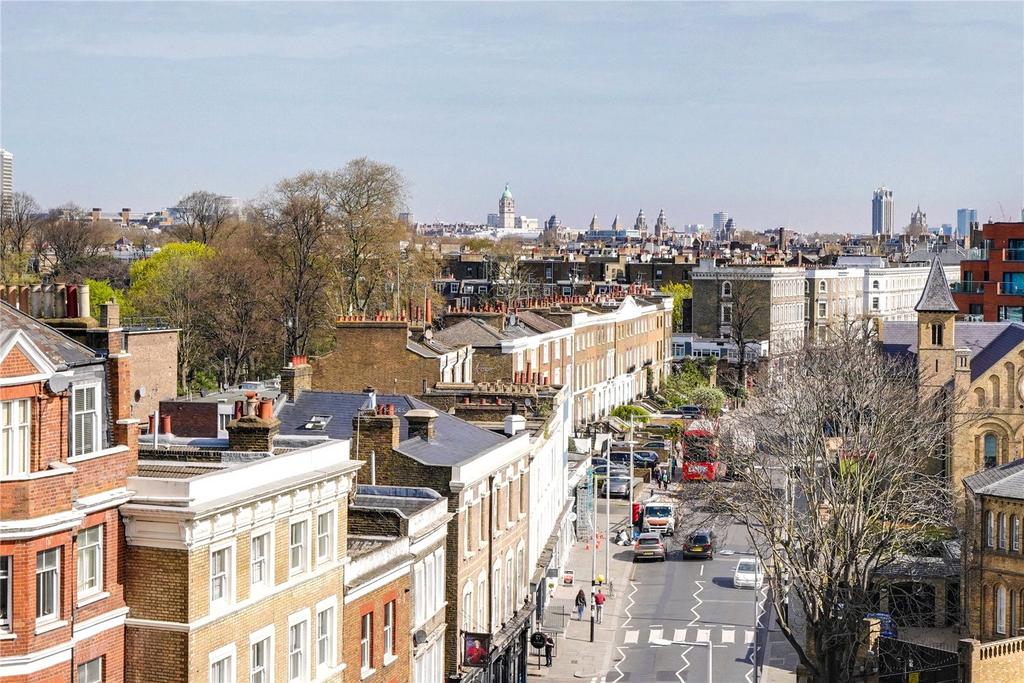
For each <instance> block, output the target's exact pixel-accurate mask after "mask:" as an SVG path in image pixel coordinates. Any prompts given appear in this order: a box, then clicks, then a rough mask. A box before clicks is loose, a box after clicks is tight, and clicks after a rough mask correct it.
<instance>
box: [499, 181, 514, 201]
mask: <svg viewBox="0 0 1024 683" xmlns="http://www.w3.org/2000/svg"><path fill="white" fill-rule="evenodd" d="M501 198H502V199H512V190H510V189H508V183H505V191H504V192H502V193H501Z"/></svg>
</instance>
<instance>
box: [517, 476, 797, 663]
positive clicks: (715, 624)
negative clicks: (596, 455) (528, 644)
mask: <svg viewBox="0 0 1024 683" xmlns="http://www.w3.org/2000/svg"><path fill="white" fill-rule="evenodd" d="M700 485H701V484H699V483H697V484H694V483H689V484H686V487H694V486H700ZM650 492H653V488H652V487H651V486H649V485H648V486H645V488H644V492H643V493H642V494H641V496H640V497H639V498H638V500H643V499H644V498H646V497H647V496H648V494H649V493H650ZM697 492H698V490H697V489H694V488H684V487H683V486H682V485H681V484H672V485H671V488H670V491H669V493H668V495H670V496H673V497H676V499H677V500H678V501H679V507H680V508H681V513H680V515H679V516H677V524H679V523H680V521H684V522H685V520H696V519H699V522H692V523H695V524H696V523H699V524H700V525H702V526H703V525H707V524H712V525H713V526H714V528H715V529H716V533H718V535H719V550H718V553H717V554H716V557H715V559H714V560H689V559H684V558H683V557H682V554H681V551H680V549H679V546H678V544H679V543H681V542H682V540H683V539H684V538H685V533H686V532H685V531H684V530H683V528H681V530H680V533H679V534H678V536H677V539H678V540H677V539H673V538H671V537H669V538H667V539H666V541H667V547H668V550H669V555H668V559H667V560H666V561H665V562H653V563H648V562H643V563H634V562H633V552H632V548H631V547H630V546H625V547H620V546H617V545H615V544H614V543H613V544H612V545H611V546H606V545H605V544H604V543H603V542H602V543H601V544H600V546H599V550H598V553H597V573H598V574H605V557H606V548H607V549H608V550H610V552H609V553H608V572H607V574H608V577H609V578H610V580H611V584H612V585H611V586H610V590H607V588H609V587H607V586H606V590H605V593H606V594H608V600H607V602H606V603H605V608H604V612H605V614H604V620H603V622H604V623H602V624H597V625H596V627H595V630H594V641H593V642H591V640H590V614H589V599H590V598H589V596H590V581H591V577H592V576H593V571H592V564H593V561H594V559H593V552H592V550H593V548H592V547H591V546H589V545H586V544H583V543H578V544H577V545H576V546H575V547H574V548H573V549H572V550H571V551H570V556H569V560H568V564H567V567H566V568H567V569H571V570H573V571H574V572H575V582H574V585H573V586H563V585H561V584H560V585H559V586H558V587H557V588H556V589H555V593H554V596H553V599H552V601H551V602H550V603H549V605H548V609H547V611H546V614H545V629H546V630H549V631H550V632H552V633H553V635H554V636H555V651H554V658H553V665H552V666H551V667H550V668H548V667H545V666H538V665H537V664H538V658H537V657H536V656H531V657H530V666H529V668H528V675H529V676H530V677H531V678H534V679H547V680H550V681H576V680H583V681H590V683H627V682H644V683H646V682H648V681H650V682H652V683H653V682H655V681H679V682H681V683H688V682H689V683H704V681H710V682H711V683H754V680H755V679H754V667H753V655H754V653H755V651H756V653H757V660H758V662H759V664H760V665H761V666H760V667H759V669H758V672H757V681H758V683H763V682H767V683H790V682H792V681H794V680H795V675H794V673H793V671H794V670H795V667H796V659H795V655H794V654H793V653H792V649H791V648H790V646H789V644H788V643H787V642H786V641H785V638H783V637H782V635H781V633H778V630H777V627H775V626H773V623H774V620H773V618H772V615H771V614H768V613H766V612H765V609H766V608H768V609H770V601H766V600H765V599H764V598H765V596H764V593H763V591H758V592H755V591H752V590H749V589H747V590H743V589H737V588H734V587H733V586H732V572H733V570H734V568H735V566H736V562H737V560H738V559H739V557H742V556H743V555H744V554H749V551H750V547H749V539H748V538H747V537H746V530H745V528H744V527H742V526H737V525H728V524H724V525H719V524H718V523H717V522H716V521H714V520H712V521H710V522H709V521H708V517H707V515H701V514H700V513H698V512H696V511H695V510H694V509H693V506H691V505H690V504H689V503H690V499H691V498H692V496H693V495H694V494H695V493H697ZM659 494H664V492H660V491H659ZM604 508H605V504H604V501H603V500H602V501H600V502H599V508H598V526H599V528H601V529H603V528H604ZM628 508H629V506H628V503H626V502H618V501H614V502H612V505H611V516H610V519H611V522H612V527H613V531H612V537H614V534H615V531H614V529H615V527H616V526H618V527H620V528H621V526H622V525H623V524H624V523H625V520H626V519H627V515H628V512H629V509H628ZM682 526H683V527H684V528H685V524H683V525H682ZM580 588H583V589H584V591H585V592H586V593H587V596H588V612H587V614H586V615H585V616H584V619H583V620H582V621H577V620H575V617H574V614H573V609H572V607H573V602H574V599H575V595H576V593H577V591H579V589H580ZM755 600H756V601H757V607H756V608H755ZM755 609H756V610H757V612H756V613H757V615H758V618H757V623H756V624H755ZM563 614H565V615H570V614H573V616H572V618H561V615H563ZM755 644H756V645H755ZM535 652H536V651H533V653H535ZM540 660H541V662H542V661H543V657H541V658H540Z"/></svg>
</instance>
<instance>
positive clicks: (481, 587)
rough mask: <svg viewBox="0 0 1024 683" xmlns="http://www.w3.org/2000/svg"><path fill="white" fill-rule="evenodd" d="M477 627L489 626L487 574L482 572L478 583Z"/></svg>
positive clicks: (484, 627)
mask: <svg viewBox="0 0 1024 683" xmlns="http://www.w3.org/2000/svg"><path fill="white" fill-rule="evenodd" d="M476 627H477V628H478V629H486V628H487V575H486V574H485V573H484V572H480V578H479V579H477V583H476Z"/></svg>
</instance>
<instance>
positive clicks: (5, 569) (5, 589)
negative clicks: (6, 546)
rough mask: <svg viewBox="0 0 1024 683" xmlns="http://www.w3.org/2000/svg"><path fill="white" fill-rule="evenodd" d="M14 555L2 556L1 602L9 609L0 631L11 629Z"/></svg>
mask: <svg viewBox="0 0 1024 683" xmlns="http://www.w3.org/2000/svg"><path fill="white" fill-rule="evenodd" d="M13 585H14V555H0V600H3V604H4V606H5V607H6V609H7V615H6V616H0V631H9V630H10V629H11V609H12V604H11V603H12V602H13V600H14V593H13V590H12V588H11V586H13Z"/></svg>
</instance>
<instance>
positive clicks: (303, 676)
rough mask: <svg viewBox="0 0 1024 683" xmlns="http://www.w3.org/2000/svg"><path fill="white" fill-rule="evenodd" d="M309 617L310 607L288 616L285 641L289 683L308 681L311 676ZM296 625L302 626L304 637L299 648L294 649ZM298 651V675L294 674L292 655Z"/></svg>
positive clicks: (286, 670) (286, 672)
mask: <svg viewBox="0 0 1024 683" xmlns="http://www.w3.org/2000/svg"><path fill="white" fill-rule="evenodd" d="M309 617H310V613H309V610H308V609H304V610H302V611H301V612H295V613H294V614H291V615H290V616H289V617H288V630H287V631H285V637H286V638H287V639H288V640H287V641H286V643H285V653H286V655H285V656H286V657H287V659H286V661H285V677H286V678H285V680H287V681H289V683H291V682H292V681H308V680H309V678H310V676H309V670H310V667H311V666H312V657H310V656H309V646H310V642H309V641H310V636H309V634H310V630H309V623H310V620H309ZM296 626H301V627H302V634H301V635H302V638H301V639H300V641H299V649H298V650H293V649H292V645H293V641H292V629H293V628H294V627H296ZM296 653H298V655H299V672H298V675H297V676H292V655H294V654H296Z"/></svg>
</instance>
